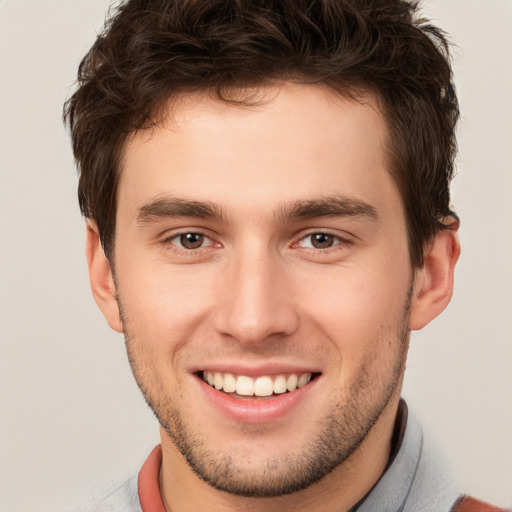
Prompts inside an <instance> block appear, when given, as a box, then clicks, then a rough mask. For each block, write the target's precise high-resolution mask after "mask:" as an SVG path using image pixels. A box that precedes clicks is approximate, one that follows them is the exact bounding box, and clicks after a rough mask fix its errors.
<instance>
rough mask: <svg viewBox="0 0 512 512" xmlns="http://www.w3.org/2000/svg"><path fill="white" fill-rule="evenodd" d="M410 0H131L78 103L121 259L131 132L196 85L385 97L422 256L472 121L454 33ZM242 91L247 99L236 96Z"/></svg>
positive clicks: (117, 15) (82, 153) (86, 74)
mask: <svg viewBox="0 0 512 512" xmlns="http://www.w3.org/2000/svg"><path fill="white" fill-rule="evenodd" d="M417 11H418V5H417V2H407V1H403V0H126V1H124V2H121V3H120V4H119V5H118V6H117V8H116V9H115V10H113V11H112V12H111V14H110V16H109V18H108V20H107V22H106V24H105V27H104V29H103V32H102V33H101V34H100V35H99V36H98V38H97V40H96V42H95V43H94V45H93V46H92V48H91V49H90V50H89V52H88V53H87V55H86V56H85V57H84V59H83V60H82V62H81V64H80V67H79V71H78V86H77V89H76V91H75V92H74V94H73V95H72V96H71V98H70V99H69V100H68V101H67V102H66V104H65V107H64V118H65V121H66V122H67V123H68V124H69V126H70V129H71V135H72V140H73V150H74V155H75V159H76V161H77V165H78V168H79V172H80V181H79V187H78V197H79V202H80V208H81V210H82V213H83V214H84V216H86V217H87V218H91V219H93V220H94V221H95V222H96V224H97V226H98V229H99V232H100V237H101V240H102V244H103V247H104V249H105V253H106V254H107V256H108V257H111V256H112V248H113V243H114V235H115V219H116V207H117V201H116V194H117V183H118V179H119V173H120V162H121V157H122V151H123V147H124V143H125V141H126V139H127V137H128V136H129V135H130V134H131V133H133V132H135V131H137V130H142V129H146V128H148V127H151V126H153V125H154V124H155V123H156V122H158V116H159V112H160V109H163V108H164V107H165V106H166V105H167V104H168V102H169V101H172V99H173V98H175V97H176V96H177V95H179V94H180V93H183V92H193V91H198V90H209V91H211V92H212V93H213V94H214V95H215V96H216V97H217V98H219V99H221V100H224V101H235V100H234V99H233V98H236V101H243V99H240V98H241V96H240V93H241V94H242V97H243V92H244V90H245V91H246V90H248V88H251V87H255V86H256V87H257V86H263V85H266V84H269V83H274V82H279V81H292V82H300V83H304V82H306V83H320V84H325V85H327V86H328V87H331V88H332V89H334V90H336V91H338V92H340V93H341V94H343V95H346V96H349V97H352V98H357V97H358V96H359V94H360V93H364V92H370V93H373V94H376V95H377V96H378V97H379V100H380V103H381V105H382V110H383V114H384V117H385V120H386V123H387V127H388V131H389V137H388V138H389V140H388V150H389V156H390V158H389V167H390V169H389V171H390V173H391V174H392V176H393V178H394V180H395V182H396V185H397V187H398V189H399V191H400V195H401V197H402V201H403V204H404V210H405V216H406V222H407V229H408V237H409V248H410V256H411V261H412V264H413V265H415V266H421V264H422V263H423V250H424V247H425V244H426V243H427V242H428V241H430V240H431V239H432V237H433V236H434V235H435V234H436V233H437V232H438V231H439V230H441V229H445V228H446V227H447V224H446V223H445V222H444V219H445V218H446V217H447V216H450V215H452V216H453V215H454V214H453V213H452V212H451V210H450V204H449V203H450V192H449V183H450V180H451V178H452V175H453V160H454V156H455V152H456V141H455V134H454V131H455V125H456V122H457V119H458V116H459V111H458V104H457V98H456V95H455V92H454V88H453V85H452V82H451V80H452V72H451V67H450V62H449V54H448V44H447V40H446V37H445V35H444V33H443V32H442V31H441V30H440V29H438V28H436V27H434V26H432V25H431V24H429V22H428V21H426V20H423V19H420V18H419V17H418V14H417ZM234 92H235V93H236V94H233V93H234Z"/></svg>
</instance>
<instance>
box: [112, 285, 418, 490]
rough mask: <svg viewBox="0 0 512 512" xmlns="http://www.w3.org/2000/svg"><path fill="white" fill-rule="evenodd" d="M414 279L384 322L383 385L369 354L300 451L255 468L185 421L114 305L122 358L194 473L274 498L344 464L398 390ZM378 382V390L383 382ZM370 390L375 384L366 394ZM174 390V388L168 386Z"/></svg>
mask: <svg viewBox="0 0 512 512" xmlns="http://www.w3.org/2000/svg"><path fill="white" fill-rule="evenodd" d="M411 296H412V286H411V288H410V290H409V292H408V297H407V301H406V305H405V307H404V311H403V315H402V318H401V319H400V320H399V322H395V325H394V326H392V327H391V328H390V330H389V331H388V334H390V337H389V338H386V339H382V340H380V342H381V343H385V344H387V345H388V346H390V347H395V350H396V353H395V355H394V360H393V365H392V369H391V371H390V372H389V373H388V374H386V378H387V384H386V385H385V386H384V388H382V382H381V374H380V373H379V374H376V373H375V371H373V373H372V365H373V364H375V358H374V357H371V356H370V357H368V358H367V359H366V360H365V361H364V363H363V364H362V365H361V367H360V368H359V372H358V379H357V380H356V381H355V382H353V383H352V384H351V386H350V388H349V389H348V391H345V392H344V399H343V400H342V401H339V400H338V401H336V402H334V401H333V403H332V407H331V408H330V410H329V411H330V412H329V413H328V414H326V415H325V417H324V418H321V419H319V421H318V424H317V428H316V434H315V435H312V436H311V438H310V440H309V442H307V444H306V443H305V445H304V447H303V449H302V450H301V452H300V453H297V452H294V453H281V454H280V455H279V456H278V457H275V456H274V457H273V456H269V457H268V458H267V459H266V461H265V462H264V463H263V464H260V465H259V466H258V467H247V466H246V465H244V462H245V455H247V453H249V452H247V453H245V452H244V453H240V452H236V451H235V450H233V451H232V452H227V453H219V452H218V451H214V450H212V449H211V448H210V447H209V446H208V444H207V441H206V440H205V439H204V437H203V436H202V435H201V432H200V428H199V429H198V428H197V425H193V424H190V423H189V422H188V421H187V418H186V415H185V414H183V411H181V410H180V409H179V408H178V407H177V406H176V404H175V403H174V400H173V390H169V389H166V388H165V387H164V383H162V382H159V381H158V380H157V379H156V378H155V376H156V372H155V371H153V370H154V368H153V365H152V363H151V361H150V360H149V359H147V358H146V359H145V358H144V352H145V351H144V348H143V344H142V343H141V340H137V339H135V337H133V336H132V335H131V333H130V330H129V320H128V319H127V318H126V315H125V314H124V311H123V308H122V307H121V302H120V301H119V298H118V302H119V305H120V311H121V317H122V321H123V326H124V333H125V341H126V348H127V353H128V358H129V361H130V365H131V368H132V372H133V374H134V376H135V380H136V381H137V384H138V386H139V388H140V390H141V391H142V394H143V396H144V399H145V400H146V403H147V404H148V405H149V407H150V408H151V409H152V410H153V413H154V414H155V416H156V417H157V419H158V421H159V422H160V425H161V426H162V427H163V429H164V430H165V431H166V433H167V434H168V436H169V437H170V438H171V439H172V440H173V442H174V444H175V445H176V447H177V448H178V450H179V452H180V453H181V454H182V455H183V457H184V458H185V460H186V461H187V463H188V465H189V466H190V468H191V469H192V470H193V471H194V473H195V474H196V475H197V476H198V477H199V478H201V479H202V480H204V481H205V482H207V483H208V484H209V485H211V486H212V487H213V488H215V489H217V490H219V491H223V492H227V493H230V494H232V495H236V496H243V497H253V498H264V497H277V496H284V495H287V494H291V493H294V492H296V491H299V490H302V489H305V488H307V487H309V486H311V485H312V484H314V483H316V482H318V481H319V480H321V479H322V478H323V477H325V476H326V475H328V474H329V473H330V472H332V471H333V470H334V469H336V468H338V467H339V466H340V465H341V464H343V463H344V462H345V461H347V459H349V458H350V456H351V455H352V454H353V453H354V452H355V451H356V450H357V448H358V447H359V446H360V445H361V443H363V441H364V440H365V439H366V437H367V436H368V434H369V433H370V431H371V429H372V427H373V426H374V425H375V424H376V423H377V421H378V420H379V418H380V417H381V415H382V413H383V412H384V411H385V409H386V408H387V406H388V405H389V404H390V401H391V400H392V399H393V398H394V397H395V396H396V395H397V393H399V392H400V388H401V384H402V380H403V374H404V370H405V361H406V356H407V350H408V344H409V337H410V331H409V328H408V324H409V312H410V301H411ZM381 388H382V389H381ZM375 389H381V391H380V393H379V396H378V397H373V398H372V393H373V392H374V390H375ZM174 391H176V390H174Z"/></svg>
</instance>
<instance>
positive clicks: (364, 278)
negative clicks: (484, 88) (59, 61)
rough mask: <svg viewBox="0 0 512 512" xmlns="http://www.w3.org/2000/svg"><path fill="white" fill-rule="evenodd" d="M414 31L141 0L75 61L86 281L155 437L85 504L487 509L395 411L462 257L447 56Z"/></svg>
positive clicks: (361, 7) (405, 20) (408, 26)
mask: <svg viewBox="0 0 512 512" xmlns="http://www.w3.org/2000/svg"><path fill="white" fill-rule="evenodd" d="M416 18H417V16H416V13H415V7H414V5H411V4H409V3H406V2H403V1H399V0H388V1H386V2H382V1H381V2H371V1H358V0H352V1H341V0H317V1H307V2H305V1H304V2H302V1H298V0H295V1H294V0H280V1H268V2H256V1H243V0H222V1H213V0H174V1H170V0H148V1H145V2H141V1H140V0H131V1H126V2H124V3H122V4H120V6H119V7H118V8H117V10H116V11H115V12H114V14H113V16H112V18H111V19H110V20H109V22H108V23H107V25H106V28H105V31H104V32H103V34H101V35H100V36H99V37H98V39H97V41H96V43H95V45H94V46H93V48H92V49H91V50H90V52H89V53H88V54H87V56H86V57H85V59H84V60H83V62H82V64H81V66H80V71H79V81H78V83H79V85H78V88H77V91H76V92H75V94H74V95H73V97H72V98H71V99H70V100H69V102H68V103H67V105H66V112H65V114H66V119H67V121H68V122H69V125H70V127H71V131H72V137H73V147H74V151H75V156H76V159H77V162H78V165H79V169H80V184H79V199H80V205H81V209H82V212H83V213H84V215H85V217H86V219H87V258H88V263H89V271H90V277H91V286H92V290H93V294H94V297H95V299H96V301H97V303H98V306H99V307H100V308H101V310H102V312H103V314H104V315H105V317H106V319H107V321H108V323H109V325H110V326H111V327H112V328H113V329H114V330H116V331H119V332H123V333H124V335H125V339H126V346H127V351H128V355H129V359H130V363H131V366H132V370H133V373H134V376H135V378H136V380H137V383H138V385H139V387H140V388H141V390H142V392H143V394H144V396H145V398H146V400H147V402H148V404H149V405H150V407H151V408H152V409H153V411H154V413H155V415H156V416H157V418H158V420H159V422H160V425H161V446H158V447H157V448H156V449H155V450H154V451H153V452H152V454H151V455H150V456H149V458H148V460H147V462H146V463H145V465H144V467H143V468H142V470H141V471H140V473H139V475H138V477H137V478H134V479H132V480H130V481H129V482H127V483H126V485H125V486H123V487H122V488H120V489H118V490H117V491H116V492H114V493H112V494H110V495H108V496H106V497H105V499H104V500H103V501H102V502H101V503H100V504H99V505H98V509H99V510H101V509H104V510H143V511H144V512H148V511H164V510H165V511H174V512H180V511H196V510H197V511H199V510H201V511H203V510H212V511H217V510H252V511H259V510H294V511H301V510H308V511H317V510H318V511H320V510H321V511H331V510H332V511H347V510H351V511H352V510H358V511H373V510H382V511H398V510H404V511H418V510H425V511H426V510H432V511H434V510H435V511H438V510H439V511H449V510H497V509H494V508H492V507H490V506H487V505H485V504H483V503H481V502H476V501H475V500H471V499H469V498H465V497H462V496H461V495H460V492H459V491H458V489H457V488H456V486H454V485H453V484H451V480H450V478H449V477H448V475H447V474H446V473H445V472H444V471H445V470H444V468H443V467H442V465H441V464H440V462H439V460H438V458H437V456H436V455H435V452H434V451H433V449H432V448H431V447H430V446H429V444H428V440H426V439H423V435H422V432H421V428H420V427H419V425H418V424H417V422H416V420H415V419H414V418H413V417H412V416H411V415H409V414H408V410H407V406H406V405H405V403H404V402H403V401H401V400H400V390H401V385H402V381H403V375H404V369H405V360H406V355H407V349H408V344H409V335H410V331H411V330H416V329H421V328H422V327H423V326H425V325H426V324H428V323H429V322H430V321H431V320H432V319H433V318H435V317H436V316H437V315H438V314H440V313H441V312H442V311H443V310H444V308H445V307H446V306H447V305H448V303H449V301H450V298H451V291H452V284H453V272H454V266H455V264H456V261H457V258H458V255H459V244H458V240H457V228H458V219H457V217H456V215H455V214H454V213H453V212H452V211H451V209H450V204H449V182H450V179H451V176H452V172H453V158H454V153H455V138H454V129H455V125H456V121H457V118H458V107H457V100H456V96H455V93H454V90H453V87H452V84H451V70H450V66H449V61H448V55H447V44H446V40H445V38H444V36H443V34H442V32H440V31H439V30H438V29H436V28H434V27H433V26H431V25H429V24H427V22H420V21H418V20H417V19H416Z"/></svg>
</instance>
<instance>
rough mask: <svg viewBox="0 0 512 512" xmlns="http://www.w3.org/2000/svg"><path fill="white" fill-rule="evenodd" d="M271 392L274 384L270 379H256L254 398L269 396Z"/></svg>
mask: <svg viewBox="0 0 512 512" xmlns="http://www.w3.org/2000/svg"><path fill="white" fill-rule="evenodd" d="M239 378H240V377H239ZM273 392H274V384H273V383H272V379H271V378H270V377H258V378H257V379H256V381H255V382H254V394H255V395H256V396H270V395H271V394H272V393H273Z"/></svg>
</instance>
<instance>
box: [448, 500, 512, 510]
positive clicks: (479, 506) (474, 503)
mask: <svg viewBox="0 0 512 512" xmlns="http://www.w3.org/2000/svg"><path fill="white" fill-rule="evenodd" d="M508 510H509V512H510V509H508ZM451 512H507V510H506V509H504V508H498V507H494V506H493V505H489V504H488V503H484V502H483V501H479V500H476V499H475V498H470V497H469V496H462V497H461V498H459V499H458V500H457V502H456V503H455V505H454V506H453V508H452V510H451Z"/></svg>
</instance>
